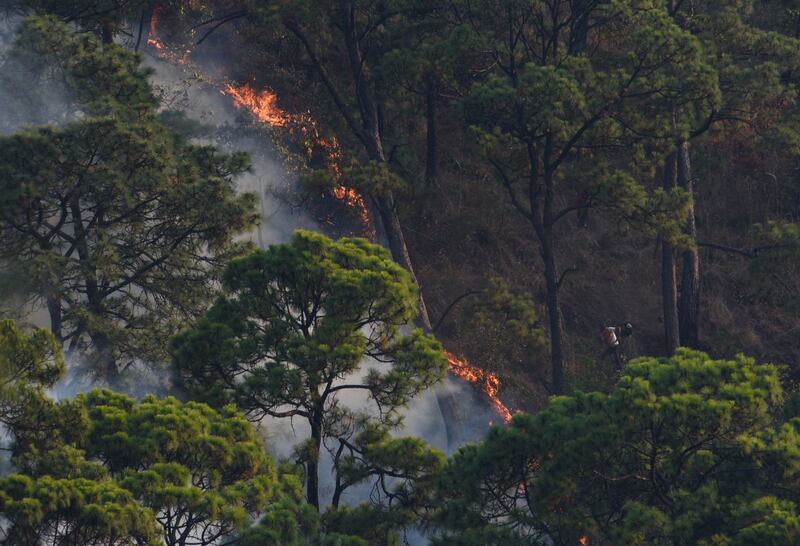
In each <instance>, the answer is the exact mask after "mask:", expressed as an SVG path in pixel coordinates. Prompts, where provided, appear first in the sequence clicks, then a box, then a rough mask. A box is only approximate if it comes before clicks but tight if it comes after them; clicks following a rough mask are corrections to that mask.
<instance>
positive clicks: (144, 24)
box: [133, 0, 155, 51]
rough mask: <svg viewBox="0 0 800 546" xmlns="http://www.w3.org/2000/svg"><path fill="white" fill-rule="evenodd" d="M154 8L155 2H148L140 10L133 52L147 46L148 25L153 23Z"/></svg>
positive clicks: (151, 0)
mask: <svg viewBox="0 0 800 546" xmlns="http://www.w3.org/2000/svg"><path fill="white" fill-rule="evenodd" d="M154 7H155V0H149V1H148V2H147V5H146V6H145V7H144V8H143V9H142V16H141V18H140V19H139V30H138V34H137V37H136V46H134V48H133V50H134V51H139V48H140V47H141V46H142V45H143V44H147V39H148V38H149V37H150V25H151V24H152V21H153V8H154Z"/></svg>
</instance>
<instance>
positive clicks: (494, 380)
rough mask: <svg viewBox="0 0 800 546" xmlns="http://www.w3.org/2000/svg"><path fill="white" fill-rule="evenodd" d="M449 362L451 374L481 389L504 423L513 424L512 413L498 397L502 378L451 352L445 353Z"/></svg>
mask: <svg viewBox="0 0 800 546" xmlns="http://www.w3.org/2000/svg"><path fill="white" fill-rule="evenodd" d="M445 356H447V361H448V362H449V363H450V372H452V373H453V375H457V376H458V377H460V378H461V379H463V380H465V381H468V382H470V383H472V384H473V385H476V386H478V387H480V389H481V390H482V391H483V392H484V393H485V394H486V396H487V397H488V398H489V401H490V402H491V403H492V407H493V408H494V409H495V411H496V412H497V413H498V414H499V415H500V418H501V419H503V422H504V423H509V422H511V411H509V409H508V408H507V407H506V406H505V404H503V402H502V401H501V400H500V397H499V396H498V394H499V392H500V386H501V383H500V378H499V377H498V376H497V375H495V374H493V373H491V372H487V371H486V370H482V369H480V368H478V367H477V366H473V365H472V364H470V363H469V362H467V360H466V359H464V358H463V357H462V358H458V357H457V356H456V355H454V354H453V353H451V352H449V351H445Z"/></svg>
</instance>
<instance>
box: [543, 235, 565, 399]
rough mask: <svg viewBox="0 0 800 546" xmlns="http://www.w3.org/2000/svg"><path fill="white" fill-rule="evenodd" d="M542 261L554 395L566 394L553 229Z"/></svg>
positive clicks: (544, 243)
mask: <svg viewBox="0 0 800 546" xmlns="http://www.w3.org/2000/svg"><path fill="white" fill-rule="evenodd" d="M541 243H542V259H543V261H544V278H545V286H546V291H547V316H548V319H549V324H550V362H551V364H552V368H553V394H564V353H563V348H562V341H563V340H562V337H563V336H562V332H561V320H560V313H561V310H560V308H559V303H558V272H557V269H556V261H555V249H554V241H553V233H552V228H545V236H544V237H543V238H542V241H541Z"/></svg>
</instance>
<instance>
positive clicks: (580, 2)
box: [570, 0, 591, 55]
mask: <svg viewBox="0 0 800 546" xmlns="http://www.w3.org/2000/svg"><path fill="white" fill-rule="evenodd" d="M589 3H590V0H573V2H572V25H571V28H570V33H571V34H570V52H571V53H572V54H573V55H579V54H581V53H583V52H584V51H586V44H587V40H588V37H589V36H588V35H589V13H590V11H591V10H590V9H588V4H589Z"/></svg>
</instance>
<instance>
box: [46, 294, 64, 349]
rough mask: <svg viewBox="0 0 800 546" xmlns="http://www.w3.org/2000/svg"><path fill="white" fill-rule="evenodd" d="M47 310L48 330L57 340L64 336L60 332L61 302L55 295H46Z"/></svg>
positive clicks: (60, 340) (62, 339) (61, 339)
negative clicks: (48, 316)
mask: <svg viewBox="0 0 800 546" xmlns="http://www.w3.org/2000/svg"><path fill="white" fill-rule="evenodd" d="M47 312H48V313H49V314H50V331H51V332H53V335H54V336H56V339H57V340H58V341H59V342H63V341H64V338H63V336H62V333H61V318H62V317H61V302H60V301H58V298H56V297H55V296H48V297H47Z"/></svg>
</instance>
